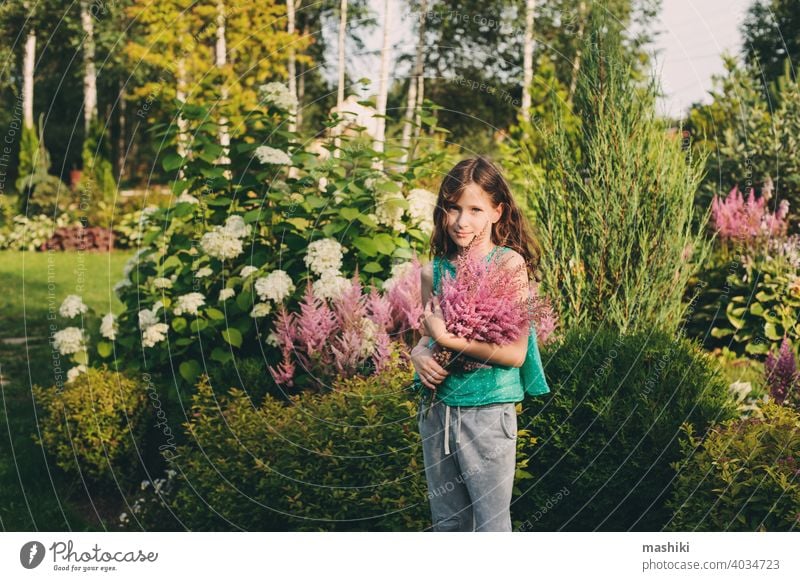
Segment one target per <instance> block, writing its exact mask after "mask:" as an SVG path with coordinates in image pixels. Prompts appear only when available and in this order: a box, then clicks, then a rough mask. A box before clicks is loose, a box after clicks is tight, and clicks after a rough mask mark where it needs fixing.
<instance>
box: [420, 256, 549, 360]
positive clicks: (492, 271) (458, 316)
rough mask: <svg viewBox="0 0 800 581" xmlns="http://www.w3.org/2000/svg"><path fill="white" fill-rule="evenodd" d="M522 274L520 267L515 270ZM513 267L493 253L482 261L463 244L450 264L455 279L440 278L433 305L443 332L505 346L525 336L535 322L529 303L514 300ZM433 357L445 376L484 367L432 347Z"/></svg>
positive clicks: (517, 281)
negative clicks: (440, 317) (453, 266)
mask: <svg viewBox="0 0 800 581" xmlns="http://www.w3.org/2000/svg"><path fill="white" fill-rule="evenodd" d="M520 268H521V269H523V270H524V268H525V267H524V266H522V267H520ZM521 280H527V275H526V276H525V278H524V279H523V278H522V277H521V276H520V273H519V272H517V270H516V269H510V268H507V267H505V266H502V265H501V264H500V261H499V260H498V259H497V255H495V256H494V257H493V258H492V260H490V261H488V262H487V261H486V260H485V259H484V258H481V257H479V256H477V255H476V253H475V250H474V248H472V247H471V245H470V246H468V247H467V248H466V249H465V251H464V253H463V254H462V255H461V256H459V257H458V259H457V262H456V276H455V277H453V276H451V275H450V274H449V273H445V275H444V276H443V277H442V284H441V292H440V294H439V303H440V306H441V309H442V315H443V317H444V323H445V326H446V327H447V331H448V332H450V333H452V334H454V335H457V336H459V337H463V338H464V339H467V340H470V341H481V342H484V343H494V344H496V345H507V344H509V343H513V342H514V341H516V340H518V339H519V338H520V337H521V336H522V335H527V334H528V333H529V331H530V326H531V324H532V323H533V322H534V320H535V318H536V314H537V313H536V310H535V309H532V308H530V300H527V301H526V300H524V299H522V300H521V299H520V293H521V290H522V289H521V286H520V285H521V284H522V283H521ZM433 356H434V358H435V359H436V361H437V363H439V365H441V366H442V367H446V368H449V370H450V371H451V372H455V373H459V372H462V373H463V372H467V371H472V370H474V369H478V368H481V367H490V365H487V364H485V363H481V362H480V361H477V360H476V359H473V358H471V357H469V356H467V355H464V354H458V353H454V352H453V351H450V350H448V349H443V348H441V347H440V346H438V345H437V346H436V348H435V349H434V355H433Z"/></svg>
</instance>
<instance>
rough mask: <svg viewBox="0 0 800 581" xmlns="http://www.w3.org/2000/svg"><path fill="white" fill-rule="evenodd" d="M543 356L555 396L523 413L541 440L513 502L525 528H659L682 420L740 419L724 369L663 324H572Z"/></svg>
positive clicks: (699, 426)
mask: <svg viewBox="0 0 800 581" xmlns="http://www.w3.org/2000/svg"><path fill="white" fill-rule="evenodd" d="M542 356H543V361H544V363H545V372H546V375H547V378H548V382H549V384H550V387H551V393H550V394H548V395H547V396H545V397H538V398H534V399H531V400H526V402H525V406H524V407H525V410H524V411H523V413H522V414H521V416H520V418H519V425H520V427H521V428H524V429H526V430H529V431H530V432H531V433H532V435H533V436H534V437H535V439H537V442H536V445H535V446H534V447H531V448H529V450H528V454H524V455H523V459H527V461H528V466H527V467H526V469H525V470H526V471H527V472H528V473H529V474H530V476H531V477H532V478H526V479H524V480H518V482H517V488H518V489H519V494H518V495H516V496H515V498H514V499H513V500H512V520H513V522H514V524H515V526H516V528H517V530H547V531H556V530H568V531H595V530H602V531H628V530H635V531H653V530H660V529H661V528H662V527H663V526H664V525H665V524H666V523H667V522H668V521H669V519H670V516H671V513H670V511H669V509H668V508H667V507H666V506H665V505H666V502H667V499H668V498H669V494H670V492H671V489H672V487H673V484H672V482H673V479H674V477H675V469H674V468H673V467H672V466H671V463H673V462H675V461H678V460H680V459H681V458H682V457H683V452H682V449H681V446H680V442H679V438H678V436H679V433H680V427H681V425H682V424H683V423H684V422H688V423H689V424H691V425H692V426H694V428H695V429H696V431H697V432H701V433H702V432H705V431H706V430H707V429H708V428H709V426H710V425H711V424H712V423H713V422H715V421H722V420H726V419H730V418H733V417H735V416H736V409H735V406H734V405H733V402H732V401H731V399H730V397H729V396H728V395H727V385H726V383H725V381H724V380H723V379H722V378H721V377H720V375H719V370H718V366H717V365H715V364H713V363H712V362H711V360H710V359H709V357H708V356H707V355H706V354H704V353H703V352H701V351H700V349H699V348H698V346H697V345H696V344H695V343H692V342H690V341H689V340H687V339H683V338H680V339H677V340H676V339H675V338H673V337H671V336H669V335H667V334H665V333H662V332H659V331H653V332H652V333H641V334H636V335H628V336H621V335H619V334H618V332H616V331H614V330H610V329H600V330H597V331H588V330H573V331H571V332H569V333H568V334H567V335H566V336H565V337H564V340H563V341H562V342H561V343H560V344H557V345H554V346H552V347H549V348H547V349H544V350H543V353H542Z"/></svg>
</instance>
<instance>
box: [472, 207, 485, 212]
mask: <svg viewBox="0 0 800 581" xmlns="http://www.w3.org/2000/svg"><path fill="white" fill-rule="evenodd" d="M472 211H473V212H483V210H481V209H480V208H472Z"/></svg>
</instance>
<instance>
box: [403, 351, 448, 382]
mask: <svg viewBox="0 0 800 581" xmlns="http://www.w3.org/2000/svg"><path fill="white" fill-rule="evenodd" d="M411 362H412V363H413V364H414V369H415V370H416V371H417V374H419V378H420V380H421V381H422V383H423V385H425V387H427V388H428V389H436V386H437V385H439V384H440V383H442V382H443V381H444V378H445V377H447V376H448V375H450V374H449V373H448V372H447V371H446V370H445V369H444V368H443V367H442V366H441V365H439V364H438V363H436V360H435V359H434V358H433V352H432V351H431V350H430V349H429V348H428V347H426V346H425V345H417V346H416V347H414V349H413V350H412V351H411Z"/></svg>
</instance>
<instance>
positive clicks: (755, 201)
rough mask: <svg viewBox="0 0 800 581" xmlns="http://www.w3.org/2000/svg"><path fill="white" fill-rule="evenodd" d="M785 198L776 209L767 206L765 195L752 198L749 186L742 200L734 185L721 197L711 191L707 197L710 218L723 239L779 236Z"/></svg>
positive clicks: (784, 223) (784, 222) (784, 224)
mask: <svg viewBox="0 0 800 581" xmlns="http://www.w3.org/2000/svg"><path fill="white" fill-rule="evenodd" d="M788 214H789V202H788V201H786V200H782V201H781V203H780V205H779V206H778V211H777V212H775V213H772V212H770V211H769V209H768V208H767V198H766V197H765V196H761V197H759V198H756V196H755V191H754V189H753V188H750V189H749V190H748V194H747V199H746V200H745V198H744V196H742V193H741V192H740V191H739V188H738V186H734V187H733V189H732V190H731V191H730V192H729V193H728V196H727V197H726V198H724V199H721V198H719V197H718V196H717V195H716V194H714V198H713V199H712V200H711V219H712V223H713V225H714V228H715V229H716V231H717V232H719V235H720V238H722V239H723V240H733V241H739V242H747V241H752V240H754V239H757V238H761V237H774V236H783V235H785V234H786V228H787V226H788V223H787V220H786V217H787V216H788Z"/></svg>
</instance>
